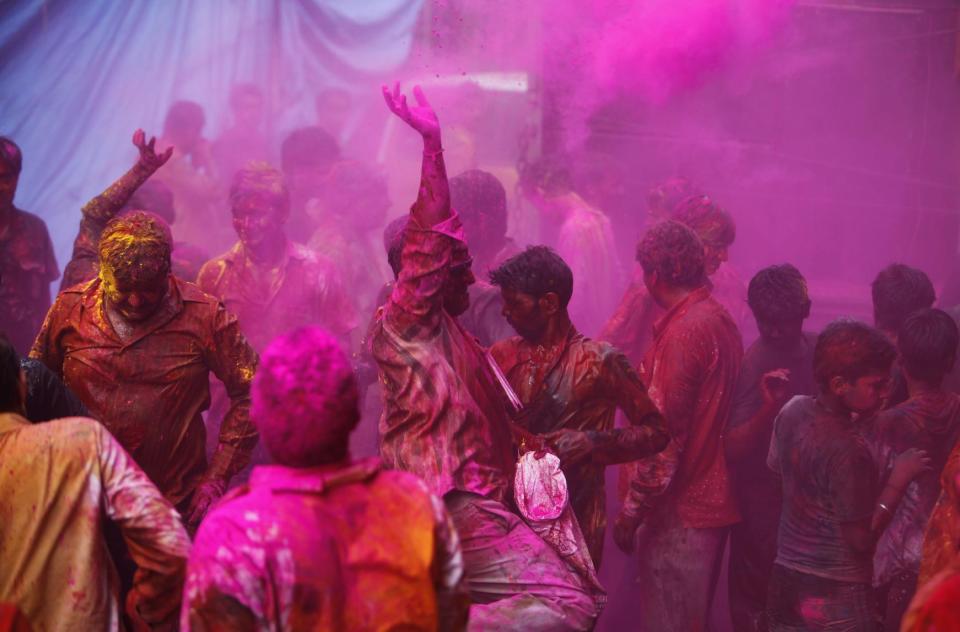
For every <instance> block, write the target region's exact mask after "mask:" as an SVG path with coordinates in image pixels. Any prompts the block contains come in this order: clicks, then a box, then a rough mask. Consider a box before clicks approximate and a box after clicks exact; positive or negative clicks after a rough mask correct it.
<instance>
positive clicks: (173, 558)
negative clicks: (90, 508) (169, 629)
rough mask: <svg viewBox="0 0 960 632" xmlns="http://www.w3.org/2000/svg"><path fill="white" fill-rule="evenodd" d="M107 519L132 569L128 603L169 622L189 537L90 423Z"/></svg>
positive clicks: (156, 619)
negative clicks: (116, 529)
mask: <svg viewBox="0 0 960 632" xmlns="http://www.w3.org/2000/svg"><path fill="white" fill-rule="evenodd" d="M95 428H96V435H97V440H98V455H97V456H98V458H99V465H100V475H101V480H102V483H103V493H104V496H105V498H104V501H105V502H104V506H105V508H106V514H107V517H108V518H109V519H110V520H112V521H113V522H115V523H116V524H117V526H118V527H120V531H121V533H122V534H123V539H124V541H125V542H126V544H127V548H128V549H129V551H130V556H131V557H132V558H133V561H134V562H135V563H136V565H137V571H136V573H135V574H134V579H133V593H134V597H133V600H134V602H135V604H136V609H137V612H138V613H139V614H140V616H141V617H142V618H143V619H144V621H146V622H147V623H150V624H159V623H163V622H172V621H175V618H176V615H177V612H178V611H179V608H180V598H181V591H182V589H183V579H184V571H185V567H186V560H187V554H188V553H189V550H190V539H189V537H188V536H187V532H186V530H184V528H183V524H182V523H181V522H180V515H179V514H178V513H177V511H176V510H175V509H174V508H173V506H172V505H171V504H170V503H169V502H168V501H167V500H166V499H165V498H164V497H163V494H161V493H160V491H159V490H158V489H157V488H156V486H155V485H154V484H153V483H152V482H151V481H150V479H149V478H147V475H146V474H144V473H143V471H142V470H141V469H140V468H139V467H138V466H137V465H136V463H134V462H133V459H132V458H130V456H129V455H128V454H127V453H126V451H124V449H123V448H122V447H120V444H119V443H117V441H116V439H114V438H113V436H112V435H111V434H110V433H109V432H107V430H106V429H105V428H104V427H103V426H101V425H100V424H95Z"/></svg>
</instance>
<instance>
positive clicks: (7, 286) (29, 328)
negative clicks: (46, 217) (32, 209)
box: [0, 208, 60, 356]
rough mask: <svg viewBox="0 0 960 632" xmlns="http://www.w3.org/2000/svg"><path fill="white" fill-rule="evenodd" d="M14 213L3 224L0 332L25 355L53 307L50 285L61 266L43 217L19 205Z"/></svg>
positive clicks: (57, 276) (0, 260)
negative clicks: (58, 264) (51, 305)
mask: <svg viewBox="0 0 960 632" xmlns="http://www.w3.org/2000/svg"><path fill="white" fill-rule="evenodd" d="M11 213H12V214H11V216H10V218H9V223H8V224H7V225H6V226H5V227H3V226H0V279H2V281H0V331H2V332H4V333H5V334H6V336H7V338H8V339H9V340H10V343H11V344H12V345H13V348H14V349H16V351H17V353H19V354H20V355H22V356H23V355H27V353H29V352H30V345H32V344H33V339H34V338H35V337H36V335H37V332H38V331H40V326H41V325H42V324H43V317H44V316H46V315H47V310H48V309H49V308H50V284H51V283H52V282H53V281H56V280H57V278H59V276H60V269H59V268H58V267H57V258H56V257H55V256H54V254H53V244H52V243H51V241H50V234H49V233H48V232H47V225H46V224H44V223H43V220H42V219H40V218H39V217H37V216H36V215H33V214H31V213H27V212H26V211H21V210H20V209H18V208H13V209H11Z"/></svg>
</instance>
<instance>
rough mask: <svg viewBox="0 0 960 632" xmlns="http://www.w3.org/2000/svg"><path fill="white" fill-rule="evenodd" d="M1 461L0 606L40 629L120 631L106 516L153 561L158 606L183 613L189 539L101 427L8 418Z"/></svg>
mask: <svg viewBox="0 0 960 632" xmlns="http://www.w3.org/2000/svg"><path fill="white" fill-rule="evenodd" d="M0 463H2V464H3V475H2V476H0V559H2V560H3V564H2V565H0V602H10V603H13V604H15V605H17V606H18V607H19V608H20V610H21V611H22V612H23V613H24V614H25V615H26V616H27V618H28V619H29V620H30V623H31V625H32V626H33V629H34V630H38V631H39V630H116V629H119V608H118V602H117V590H118V586H117V584H116V572H115V571H114V569H113V568H112V566H113V562H112V561H111V560H110V557H109V553H108V552H107V547H106V544H105V541H104V538H103V535H102V533H103V527H104V517H105V516H106V517H107V518H110V519H112V520H113V521H115V522H116V523H118V524H119V525H120V527H121V530H123V531H124V535H125V536H126V539H127V542H128V545H130V549H131V551H132V552H133V555H134V559H135V560H137V559H138V558H139V559H143V558H142V557H140V555H141V554H143V555H146V556H149V559H150V560H151V571H152V572H153V573H152V574H153V575H154V577H153V579H152V580H149V581H155V582H156V584H155V586H156V588H155V591H156V592H155V595H154V600H155V602H154V603H153V604H151V606H150V608H151V609H159V610H160V611H164V610H165V611H166V612H165V615H167V616H169V615H170V614H172V613H173V611H175V609H176V607H177V605H178V604H179V600H180V595H179V583H177V582H176V581H172V580H175V578H176V577H178V576H179V573H180V572H181V571H182V567H183V562H184V560H185V558H186V555H187V550H188V548H189V545H190V544H189V540H188V539H187V535H186V532H185V531H184V530H183V527H182V526H181V525H180V520H179V517H178V516H177V513H176V512H175V511H174V510H173V508H172V507H171V506H170V505H169V504H168V503H167V502H166V501H164V500H163V498H162V497H161V496H160V494H159V492H158V491H157V490H156V488H155V487H154V486H153V485H152V484H151V483H150V481H149V480H148V479H147V477H146V476H145V475H144V474H143V472H141V471H140V469H139V468H137V467H136V466H135V465H134V464H133V462H132V461H131V460H130V458H129V456H127V455H126V453H125V452H124V451H123V450H122V448H120V447H119V445H118V444H117V443H116V441H115V440H114V439H113V438H112V437H111V436H110V434H109V433H108V432H107V431H106V430H105V429H104V428H103V426H101V425H100V424H98V423H97V422H95V421H93V420H91V419H83V418H72V419H60V420H56V421H50V422H45V423H42V424H36V425H30V424H28V423H27V422H26V421H25V420H23V418H21V417H19V416H17V415H10V414H2V415H0ZM127 527H129V528H130V529H129V530H127V529H126V528H127ZM131 534H133V535H131ZM148 574H150V573H148ZM162 575H166V577H163V576H162ZM141 578H143V577H141ZM171 583H172V584H174V585H173V586H171V585H170V584H171ZM161 587H163V588H161ZM157 588H160V589H159V590H157ZM162 618H166V617H162Z"/></svg>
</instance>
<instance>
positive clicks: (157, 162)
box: [133, 129, 173, 171]
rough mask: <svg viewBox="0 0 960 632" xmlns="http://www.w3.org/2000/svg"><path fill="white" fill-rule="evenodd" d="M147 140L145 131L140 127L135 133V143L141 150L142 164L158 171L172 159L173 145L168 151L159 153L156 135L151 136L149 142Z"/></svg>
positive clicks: (138, 149)
mask: <svg viewBox="0 0 960 632" xmlns="http://www.w3.org/2000/svg"><path fill="white" fill-rule="evenodd" d="M145 141H146V134H144V133H143V130H142V129H138V130H137V131H135V132H134V133H133V144H134V145H135V146H136V147H137V151H139V152H140V164H142V165H143V166H145V167H148V168H149V169H150V170H152V171H156V170H157V169H159V168H160V167H162V166H163V165H164V163H166V162H167V161H168V160H170V156H172V155H173V147H168V148H167V150H166V151H164V152H162V153H159V154H158V153H157V150H156V144H157V139H156V137H151V138H150V142H149V143H147V142H145Z"/></svg>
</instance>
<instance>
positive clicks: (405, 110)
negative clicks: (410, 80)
mask: <svg viewBox="0 0 960 632" xmlns="http://www.w3.org/2000/svg"><path fill="white" fill-rule="evenodd" d="M382 90H383V100H384V101H386V102H387V107H388V108H390V111H391V112H393V113H394V114H396V115H397V116H398V117H399V118H400V119H401V120H402V121H404V122H405V123H406V124H407V125H409V126H410V127H412V128H413V129H415V130H417V131H418V132H419V133H420V135H421V136H423V137H424V139H427V138H436V139H439V138H440V121H439V120H438V119H437V113H436V112H434V111H433V108H432V107H431V106H430V103H429V102H428V101H427V97H426V96H425V95H424V94H423V89H421V88H420V86H414V87H413V98H414V99H415V100H416V102H417V103H416V105H414V106H413V107H410V105H409V104H408V103H407V97H406V95H404V94H402V93H401V92H400V82H399V81H398V82H396V83H395V84H394V85H393V90H392V91H391V90H390V89H389V88H388V87H387V86H383V87H382Z"/></svg>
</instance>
